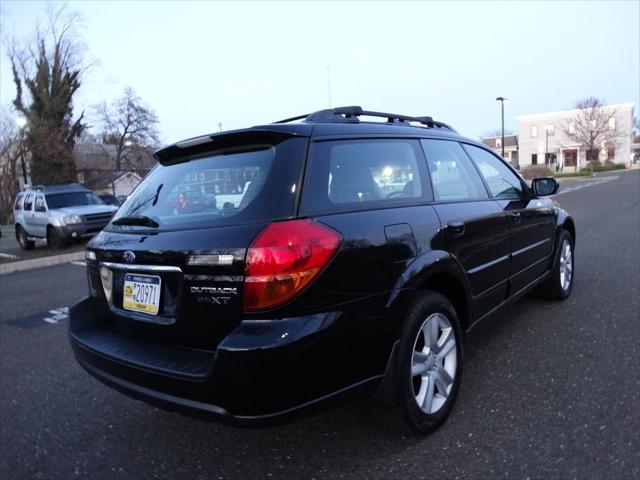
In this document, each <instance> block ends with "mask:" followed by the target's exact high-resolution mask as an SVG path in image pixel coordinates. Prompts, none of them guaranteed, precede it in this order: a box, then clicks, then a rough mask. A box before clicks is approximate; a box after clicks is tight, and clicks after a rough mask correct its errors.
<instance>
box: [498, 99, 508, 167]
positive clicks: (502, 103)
mask: <svg viewBox="0 0 640 480" xmlns="http://www.w3.org/2000/svg"><path fill="white" fill-rule="evenodd" d="M505 100H506V98H504V97H498V98H496V101H497V102H500V107H501V110H502V158H504V101H505Z"/></svg>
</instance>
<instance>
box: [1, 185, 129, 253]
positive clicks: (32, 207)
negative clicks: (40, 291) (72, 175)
mask: <svg viewBox="0 0 640 480" xmlns="http://www.w3.org/2000/svg"><path fill="white" fill-rule="evenodd" d="M116 210H117V208H116V207H113V206H112V205H106V204H105V203H104V202H103V201H102V200H101V199H100V198H99V197H98V196H97V195H96V194H95V193H93V192H92V191H91V190H88V189H86V188H84V187H83V186H81V185H79V184H77V183H72V184H67V185H42V186H37V187H28V188H27V189H26V190H24V191H22V192H20V193H18V195H17V196H16V199H15V202H14V203H13V218H14V223H15V232H16V239H17V240H18V243H19V244H20V247H21V248H22V249H23V250H30V249H32V248H33V247H34V240H35V239H36V238H46V239H47V244H48V245H49V247H51V248H59V247H62V246H64V245H65V244H66V243H69V242H72V241H74V240H77V239H80V238H85V237H89V236H93V235H95V234H96V233H98V232H99V231H100V230H102V229H103V228H104V227H105V225H106V224H107V223H109V220H111V217H112V216H113V214H114V213H115V211H116Z"/></svg>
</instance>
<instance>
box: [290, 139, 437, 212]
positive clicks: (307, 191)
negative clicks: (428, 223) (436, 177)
mask: <svg viewBox="0 0 640 480" xmlns="http://www.w3.org/2000/svg"><path fill="white" fill-rule="evenodd" d="M310 159H311V166H310V169H309V175H308V176H307V181H306V183H305V188H304V194H303V202H302V210H303V212H304V213H305V214H309V213H321V212H333V211H348V210H358V209H362V208H384V207H391V206H395V205H404V204H407V203H417V202H420V201H422V200H423V199H424V198H425V197H426V195H425V192H424V189H423V181H422V179H423V177H424V175H425V173H424V168H423V166H424V160H423V158H422V156H421V152H420V147H419V144H418V143H417V141H414V140H391V139H373V140H340V141H332V142H317V143H316V144H314V145H313V148H312V152H311V155H310Z"/></svg>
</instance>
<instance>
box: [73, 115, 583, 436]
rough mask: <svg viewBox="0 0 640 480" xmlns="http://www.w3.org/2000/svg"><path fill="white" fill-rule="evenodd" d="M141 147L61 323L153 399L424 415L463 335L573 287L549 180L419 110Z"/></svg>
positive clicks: (451, 384)
mask: <svg viewBox="0 0 640 480" xmlns="http://www.w3.org/2000/svg"><path fill="white" fill-rule="evenodd" d="M374 118H377V119H378V120H379V119H380V118H382V121H378V122H374V121H372V120H373V119H374ZM155 157H156V159H157V161H158V163H159V165H157V166H156V167H155V168H154V169H153V170H152V171H151V173H149V175H148V176H147V177H146V178H145V179H144V181H143V182H142V183H141V184H140V185H139V186H138V188H137V189H136V190H135V192H134V193H133V194H132V195H131V196H130V197H129V198H128V199H127V201H126V202H125V203H124V205H123V206H122V207H121V208H120V210H119V211H118V213H117V214H116V216H115V217H114V219H113V220H112V221H111V223H110V224H109V225H108V226H107V228H105V230H104V231H103V232H102V233H100V234H99V235H98V236H97V237H95V238H94V239H93V240H92V241H91V242H90V243H89V245H88V247H87V251H86V259H87V267H88V268H87V273H88V280H89V291H90V295H89V297H88V298H86V299H84V300H82V301H81V302H79V303H78V304H76V305H75V306H74V307H73V308H72V309H71V313H70V323H69V328H70V339H71V344H72V346H73V349H74V352H75V355H76V358H77V360H78V362H79V363H80V365H81V366H82V367H84V368H85V369H86V370H87V371H88V372H89V373H90V374H92V375H93V376H95V377H96V378H98V379H99V380H100V381H102V382H104V383H106V384H108V385H110V386H112V387H114V388H116V389H118V390H120V391H122V392H124V393H125V394H127V395H130V396H132V397H135V398H139V399H142V400H145V401H147V402H149V403H151V404H154V405H159V406H161V407H163V408H166V409H169V410H177V411H182V412H185V413H188V414H192V415H196V416H202V417H206V418H218V419H220V420H223V421H228V422H231V423H234V424H240V425H247V424H259V423H263V422H266V421H271V420H275V419H279V418H283V417H285V416H287V415H289V414H292V413H294V412H299V411H301V410H304V409H306V408H308V407H311V406H314V405H317V404H319V403H320V402H323V401H326V400H329V399H333V398H338V397H341V396H343V395H346V394H353V393H357V394H362V395H373V394H375V395H376V396H377V398H378V399H379V400H380V401H381V402H382V403H383V404H386V405H387V406H389V407H393V408H394V409H395V411H396V412H398V413H400V414H401V416H402V417H404V418H405V420H406V421H407V422H408V425H409V426H412V427H413V428H414V429H417V430H418V431H422V432H428V431H431V430H433V429H435V428H436V427H437V426H438V425H440V424H441V423H442V422H443V421H444V419H445V418H446V416H447V414H448V413H449V411H450V410H451V407H452V404H453V402H454V398H455V396H456V393H457V390H458V386H459V385H460V377H461V371H462V357H463V355H462V352H463V341H464V338H465V334H467V333H468V332H469V331H470V330H471V329H472V328H473V327H474V326H475V325H476V324H478V322H480V321H481V320H483V319H485V318H487V317H489V316H490V315H491V314H493V313H495V312H497V311H499V310H500V309H502V308H503V307H505V306H506V305H508V304H509V303H510V302H512V301H513V300H515V299H517V298H518V297H521V296H522V295H523V294H525V293H526V292H528V291H530V290H532V289H534V288H537V289H538V291H540V292H541V293H543V294H545V295H546V296H548V297H550V298H553V299H556V300H563V299H565V298H567V297H568V296H569V294H570V293H571V288H572V281H573V270H574V266H573V258H574V256H573V249H574V245H575V227H574V223H573V220H572V219H571V217H570V216H569V215H568V214H567V213H566V212H565V211H564V210H563V209H562V208H560V207H559V206H558V205H557V204H556V203H554V201H552V200H550V199H546V198H544V196H545V195H550V194H553V193H555V192H556V191H557V189H558V184H557V183H556V181H555V180H553V179H549V178H543V179H537V180H534V181H533V183H532V186H531V187H529V186H528V185H527V184H526V183H525V182H524V180H523V179H522V178H521V177H520V176H519V175H518V174H517V173H516V171H514V170H513V169H512V168H511V167H510V166H509V165H507V164H506V163H505V162H504V161H503V160H502V159H501V158H499V157H497V156H496V155H494V154H493V153H492V152H491V151H490V150H488V149H487V148H486V147H485V146H483V145H482V144H479V143H477V142H475V141H473V140H469V139H467V138H463V137H461V136H460V135H458V134H457V133H456V131H455V130H454V129H453V128H451V127H449V126H448V125H446V124H444V123H441V122H436V121H434V120H433V119H432V118H431V117H408V116H404V115H395V114H388V113H379V112H367V111H363V110H362V109H361V108H360V107H343V108H336V109H330V110H323V111H319V112H316V113H313V114H310V115H305V116H301V117H295V118H291V119H287V120H283V121H281V122H277V123H274V124H270V125H265V126H258V127H253V128H248V129H243V130H236V131H231V132H224V133H219V134H213V135H206V136H203V137H198V138H194V139H190V140H186V141H183V142H179V143H176V144H174V145H171V146H169V147H166V148H163V149H162V150H159V151H158V152H156V154H155ZM189 202H191V203H189Z"/></svg>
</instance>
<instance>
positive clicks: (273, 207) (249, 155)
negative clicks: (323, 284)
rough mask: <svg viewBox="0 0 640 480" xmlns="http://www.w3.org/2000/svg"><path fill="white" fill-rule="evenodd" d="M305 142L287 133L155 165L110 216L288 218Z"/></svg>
mask: <svg viewBox="0 0 640 480" xmlns="http://www.w3.org/2000/svg"><path fill="white" fill-rule="evenodd" d="M305 142H306V141H305V140H304V139H297V138H291V139H285V140H284V141H282V142H279V143H278V144H277V145H272V144H260V145H246V146H242V147H237V148H233V149H230V150H220V151H212V152H211V153H209V154H205V155H202V156H200V157H199V158H197V159H193V160H189V161H184V162H181V163H175V164H172V165H158V166H157V167H156V168H154V169H153V171H152V172H151V173H149V175H147V177H145V179H144V180H143V181H142V183H140V185H139V186H138V187H137V188H136V190H135V191H134V192H133V193H132V194H131V195H130V196H129V197H128V198H127V200H126V202H125V203H124V204H123V205H122V206H121V207H120V210H118V212H117V214H116V216H115V217H114V221H115V220H118V219H120V218H123V217H141V216H142V217H149V218H151V219H152V220H154V221H155V222H157V223H158V225H159V226H158V229H159V230H163V229H180V228H198V227H202V226H218V225H232V224H236V223H246V222H255V221H265V220H278V219H285V218H290V217H291V216H293V213H294V212H293V210H294V200H295V195H296V190H297V185H296V184H297V182H298V181H299V177H300V165H301V160H302V156H303V154H304V146H305ZM108 228H115V226H110V227H108ZM117 228H118V229H121V228H126V229H136V228H140V227H139V226H126V227H123V226H120V225H119V226H117Z"/></svg>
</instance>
